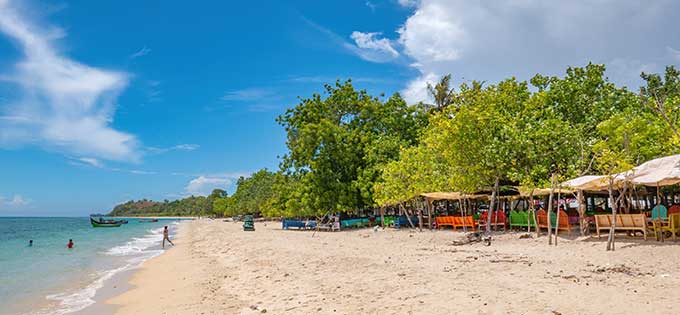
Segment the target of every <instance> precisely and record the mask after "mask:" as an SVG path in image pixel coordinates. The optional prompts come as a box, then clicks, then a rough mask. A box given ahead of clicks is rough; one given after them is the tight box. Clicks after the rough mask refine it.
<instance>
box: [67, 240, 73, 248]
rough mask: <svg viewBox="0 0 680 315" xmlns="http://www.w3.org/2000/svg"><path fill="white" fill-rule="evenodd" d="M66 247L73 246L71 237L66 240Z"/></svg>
mask: <svg viewBox="0 0 680 315" xmlns="http://www.w3.org/2000/svg"><path fill="white" fill-rule="evenodd" d="M66 247H68V248H69V249H71V248H73V240H72V239H69V240H68V244H66Z"/></svg>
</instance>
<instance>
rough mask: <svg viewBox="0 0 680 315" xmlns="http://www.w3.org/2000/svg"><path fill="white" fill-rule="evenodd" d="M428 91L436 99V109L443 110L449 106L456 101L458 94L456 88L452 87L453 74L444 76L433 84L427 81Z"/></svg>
mask: <svg viewBox="0 0 680 315" xmlns="http://www.w3.org/2000/svg"><path fill="white" fill-rule="evenodd" d="M427 92H428V93H429V94H430V95H431V96H432V98H433V99H434V110H436V111H439V112H441V111H443V110H444V109H445V108H446V107H447V106H449V105H451V104H452V103H453V102H454V97H455V95H456V93H455V91H454V89H453V88H452V87H451V74H447V75H445V76H443V77H442V78H441V79H440V80H439V82H437V84H435V85H434V86H432V84H431V83H429V82H428V83H427Z"/></svg>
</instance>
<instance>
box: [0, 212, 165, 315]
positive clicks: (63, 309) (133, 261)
mask: <svg viewBox="0 0 680 315" xmlns="http://www.w3.org/2000/svg"><path fill="white" fill-rule="evenodd" d="M128 221H129V223H128V224H124V225H121V226H120V227H117V228H93V227H92V226H91V225H90V221H89V218H87V217H85V218H12V217H0V309H1V310H2V311H1V312H0V313H2V314H68V313H71V312H75V311H79V310H82V309H84V308H85V307H87V306H89V305H92V304H93V303H94V300H93V299H92V298H93V297H94V296H95V293H96V292H97V290H98V289H100V288H101V287H103V285H104V283H105V281H106V280H108V279H110V278H111V277H113V276H114V275H115V274H116V273H119V272H122V271H125V270H129V269H132V268H135V267H137V266H139V265H140V264H141V263H142V262H143V261H145V260H147V259H149V258H151V257H154V256H156V255H159V254H160V253H162V252H163V250H162V249H161V241H162V239H163V234H162V232H163V226H165V225H167V226H168V228H169V229H170V238H171V239H172V236H173V234H174V232H175V229H176V226H177V224H178V221H177V220H160V221H159V222H150V223H140V222H139V220H138V219H134V218H130V219H128ZM69 239H73V242H74V244H75V246H74V247H73V248H72V249H68V248H67V247H66V244H67V243H68V240H69ZM29 240H33V246H31V247H29V246H28V243H29ZM166 248H167V247H166Z"/></svg>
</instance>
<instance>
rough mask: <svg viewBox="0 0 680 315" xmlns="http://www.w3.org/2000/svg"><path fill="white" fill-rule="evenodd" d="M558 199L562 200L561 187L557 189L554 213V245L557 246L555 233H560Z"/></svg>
mask: <svg viewBox="0 0 680 315" xmlns="http://www.w3.org/2000/svg"><path fill="white" fill-rule="evenodd" d="M560 201H562V188H561V187H560V188H558V190H557V213H556V214H555V219H556V220H555V246H557V235H559V233H560V209H561V208H560Z"/></svg>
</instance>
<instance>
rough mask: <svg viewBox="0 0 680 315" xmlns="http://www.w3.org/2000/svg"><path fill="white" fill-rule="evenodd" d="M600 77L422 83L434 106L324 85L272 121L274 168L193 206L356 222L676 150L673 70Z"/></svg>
mask: <svg viewBox="0 0 680 315" xmlns="http://www.w3.org/2000/svg"><path fill="white" fill-rule="evenodd" d="M605 70H606V69H605V66H604V65H599V64H592V63H591V64H588V65H586V66H585V67H571V68H568V69H567V70H566V73H565V75H564V76H562V77H557V76H543V75H540V74H537V75H535V76H534V77H533V78H531V79H530V80H529V81H520V80H517V79H516V78H508V79H506V80H502V81H500V82H498V83H495V84H489V83H486V82H482V81H470V82H461V83H460V84H459V85H458V86H455V87H454V86H453V78H452V76H450V75H447V76H444V77H443V78H442V79H441V80H440V81H439V82H436V83H435V84H434V85H428V91H429V92H430V94H431V96H432V99H433V100H434V102H433V103H432V104H429V103H427V102H420V103H417V104H410V105H409V104H407V102H406V101H405V100H404V99H403V98H402V97H401V95H400V94H399V93H395V94H393V95H391V96H389V97H386V96H385V95H378V96H373V95H370V94H368V93H367V92H366V91H365V90H359V89H356V88H355V87H354V85H353V83H352V81H351V80H347V81H344V82H342V81H337V82H335V84H326V85H324V91H323V93H316V94H313V95H312V96H311V97H309V98H300V101H299V103H298V104H297V105H296V106H295V107H293V108H290V109H288V110H287V111H286V112H285V113H284V114H282V115H281V116H279V117H278V118H277V122H278V123H279V124H280V125H281V126H282V127H283V128H284V130H285V131H286V135H287V138H286V145H287V148H288V151H287V153H286V154H285V155H284V156H283V157H282V158H281V160H280V166H279V169H278V170H274V171H270V170H267V169H263V170H260V171H258V172H255V173H254V174H252V175H251V176H250V177H242V178H240V179H239V180H238V181H237V185H236V191H235V192H234V194H233V195H231V196H227V195H226V193H221V192H218V193H214V194H211V196H208V197H192V198H205V202H210V203H211V204H210V205H205V206H204V207H205V208H203V209H204V210H203V211H204V212H205V213H209V214H213V215H217V216H222V215H224V216H233V215H238V214H259V215H263V216H267V217H278V216H285V217H297V216H319V215H325V214H329V213H338V212H342V213H356V212H361V211H363V210H369V209H375V208H377V207H382V206H387V205H394V204H397V203H399V202H403V201H406V200H409V199H412V198H414V197H417V196H418V195H420V194H421V193H424V192H431V191H461V192H475V191H480V190H487V191H493V192H495V191H497V189H494V188H497V187H498V186H499V185H504V184H512V185H519V186H524V187H527V188H539V187H540V188H543V187H549V186H550V185H551V184H552V183H554V182H557V181H562V180H565V179H569V178H573V177H576V176H580V175H587V174H611V173H615V172H619V171H623V170H627V169H629V168H631V167H632V166H634V165H637V164H640V163H642V162H644V161H647V160H650V159H653V158H656V157H660V156H665V155H670V154H674V153H677V152H678V148H679V146H678V145H679V141H680V133H679V130H680V127H679V126H678V124H679V123H680V110H678V107H679V106H680V71H678V70H677V69H675V67H673V66H669V67H667V68H666V71H665V73H663V74H647V73H642V74H641V78H642V79H643V82H644V85H643V86H642V87H640V88H639V89H638V90H637V91H632V90H629V89H628V88H626V87H621V86H617V85H615V84H614V83H612V82H610V81H609V80H608V78H607V77H606V74H605ZM208 199H210V200H209V201H208ZM491 202H492V203H493V202H494V198H492V201H491ZM128 204H129V203H128ZM165 204H170V203H168V202H166V203H165ZM125 205H127V204H123V205H120V206H119V207H121V206H125ZM492 206H493V205H492ZM117 208H118V207H117ZM151 209H155V208H151ZM173 209H175V208H173ZM192 209H193V210H189V211H199V212H200V211H201V210H200V209H196V208H192ZM114 211H115V210H114Z"/></svg>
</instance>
